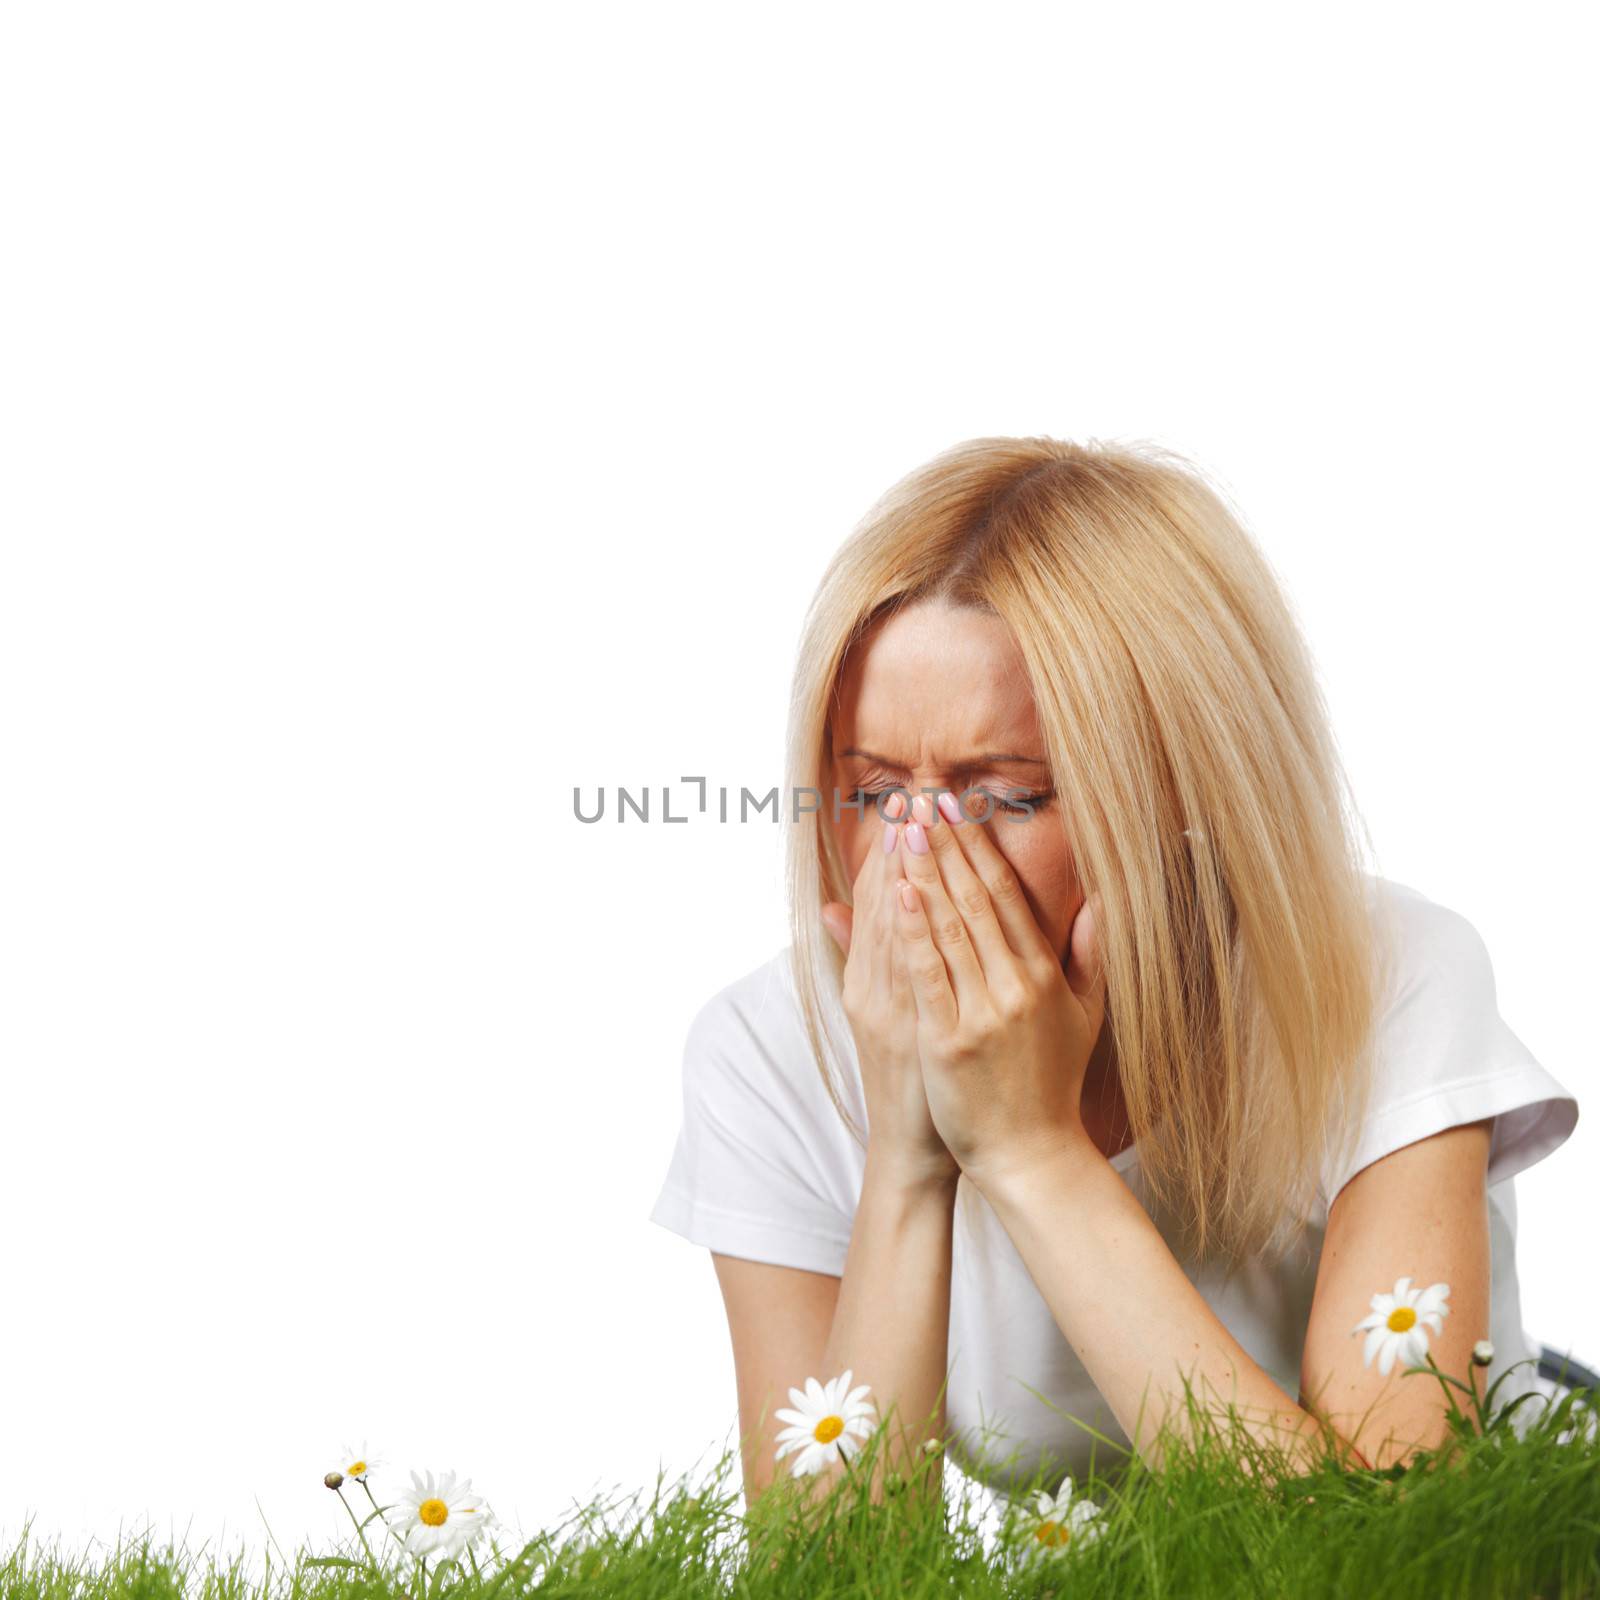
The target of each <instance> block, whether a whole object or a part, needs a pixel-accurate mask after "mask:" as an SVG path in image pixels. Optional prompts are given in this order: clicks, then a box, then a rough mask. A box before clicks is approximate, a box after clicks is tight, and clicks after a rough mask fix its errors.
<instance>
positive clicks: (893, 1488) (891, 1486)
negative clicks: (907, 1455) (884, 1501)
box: [883, 1472, 906, 1494]
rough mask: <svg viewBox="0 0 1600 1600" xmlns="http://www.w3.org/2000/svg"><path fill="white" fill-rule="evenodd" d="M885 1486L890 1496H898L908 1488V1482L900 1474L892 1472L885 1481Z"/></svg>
mask: <svg viewBox="0 0 1600 1600" xmlns="http://www.w3.org/2000/svg"><path fill="white" fill-rule="evenodd" d="M883 1486H884V1488H886V1489H887V1490H888V1491H889V1493H890V1494H898V1493H899V1492H900V1491H901V1490H902V1489H903V1488H905V1486H906V1480H905V1479H904V1478H902V1477H901V1476H900V1474H899V1473H898V1472H891V1473H889V1474H888V1476H887V1477H885V1478H884V1480H883Z"/></svg>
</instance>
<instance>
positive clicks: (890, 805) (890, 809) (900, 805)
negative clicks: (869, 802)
mask: <svg viewBox="0 0 1600 1600" xmlns="http://www.w3.org/2000/svg"><path fill="white" fill-rule="evenodd" d="M905 808H906V797H905V796H904V795H903V794H901V793H900V791H899V790H898V789H896V790H895V792H894V793H893V794H892V795H890V796H889V798H888V799H887V800H885V801H884V802H883V813H884V815H885V816H887V817H898V816H899V815H900V813H901V812H902V811H904V810H905Z"/></svg>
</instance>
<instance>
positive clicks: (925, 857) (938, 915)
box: [900, 794, 989, 1011]
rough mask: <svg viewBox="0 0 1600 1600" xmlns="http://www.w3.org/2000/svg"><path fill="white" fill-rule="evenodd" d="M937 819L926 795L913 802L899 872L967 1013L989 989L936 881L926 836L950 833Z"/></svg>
mask: <svg viewBox="0 0 1600 1600" xmlns="http://www.w3.org/2000/svg"><path fill="white" fill-rule="evenodd" d="M938 816H939V812H938V808H937V807H936V806H935V805H934V803H933V801H932V800H930V799H929V798H928V796H927V795H925V794H919V795H918V796H917V797H916V799H915V800H913V801H912V802H911V817H912V820H911V821H910V822H908V823H907V824H906V831H905V838H904V839H903V840H902V841H901V845H900V854H901V856H902V857H903V859H902V860H901V863H900V870H901V872H903V873H904V874H905V876H906V877H907V878H908V879H909V880H910V881H911V882H912V883H913V884H915V885H916V889H917V894H918V898H919V899H920V901H921V906H922V914H923V915H924V917H925V918H926V921H927V925H928V929H929V932H930V933H931V935H932V937H933V942H934V944H935V945H937V946H938V949H939V954H940V955H941V956H943V957H944V964H945V968H946V970H947V971H948V972H949V974H950V985H951V988H952V989H953V990H954V991H955V997H956V1005H957V1007H959V1008H960V1009H961V1010H962V1011H967V1010H971V1009H974V1008H976V1007H977V1006H978V1005H979V1004H980V1003H981V1002H982V1000H983V998H984V996H985V995H986V994H987V993H988V988H989V984H988V979H987V978H985V977H984V973H983V966H982V963H981V962H980V961H979V960H978V952H977V948H976V946H974V944H973V942H972V935H971V934H970V933H969V932H968V931H967V925H966V923H965V922H964V921H963V920H962V917H961V913H960V912H959V911H958V910H957V909H956V907H955V905H954V904H953V903H952V902H951V899H950V895H949V893H948V891H947V890H946V888H945V884H944V880H943V878H941V877H940V875H939V862H938V858H937V857H936V856H935V854H934V851H933V846H932V844H931V843H930V842H929V838H928V835H929V834H930V833H932V832H934V831H935V830H936V829H939V828H942V829H944V830H945V831H946V832H948V831H949V827H950V825H949V823H947V822H942V821H936V820H934V819H936V818H938Z"/></svg>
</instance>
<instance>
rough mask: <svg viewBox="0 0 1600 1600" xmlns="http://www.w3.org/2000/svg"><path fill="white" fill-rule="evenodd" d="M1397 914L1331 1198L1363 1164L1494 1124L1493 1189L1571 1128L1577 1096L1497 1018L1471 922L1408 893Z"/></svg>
mask: <svg viewBox="0 0 1600 1600" xmlns="http://www.w3.org/2000/svg"><path fill="white" fill-rule="evenodd" d="M1397 910H1398V914H1399V915H1400V917H1401V918H1402V924H1401V931H1402V949H1403V950H1404V952H1405V955H1404V959H1403V962H1402V964H1401V967H1400V969H1399V977H1398V980H1397V984H1396V988H1395V991H1394V993H1393V995H1392V997H1391V999H1390V1002H1389V1005H1388V1008H1387V1010H1386V1011H1385V1014H1384V1016H1383V1018H1382V1021H1381V1023H1380V1026H1379V1031H1378V1039H1377V1051H1376V1056H1375V1060H1374V1078H1373V1087H1372V1098H1371V1102H1370V1104H1369V1107H1368V1111H1367V1117H1366V1119H1365V1121H1364V1123H1363V1125H1362V1131H1361V1135H1360V1138H1359V1141H1358V1143H1357V1146H1356V1149H1355V1151H1354V1154H1353V1155H1352V1156H1351V1157H1350V1158H1349V1159H1347V1160H1345V1161H1344V1162H1343V1163H1342V1164H1334V1163H1332V1162H1330V1164H1329V1168H1328V1171H1327V1174H1326V1175H1325V1179H1324V1182H1325V1185H1326V1193H1327V1196H1328V1198H1329V1201H1330V1203H1331V1201H1332V1199H1333V1198H1334V1197H1335V1196H1337V1194H1338V1192H1339V1190H1340V1189H1342V1188H1343V1187H1344V1185H1345V1184H1346V1183H1347V1182H1348V1181H1349V1180H1350V1179H1351V1178H1353V1177H1354V1176H1355V1175H1356V1173H1358V1172H1359V1171H1360V1170H1361V1169H1362V1168H1363V1167H1366V1166H1369V1165H1370V1164H1371V1163H1372V1162H1374V1161H1376V1160H1378V1159H1379V1158H1380V1157H1381V1156H1385V1155H1388V1154H1389V1153H1390V1152H1391V1151H1394V1150H1398V1149H1400V1148H1401V1147H1402V1146H1404V1145H1408V1144H1414V1143H1415V1142H1416V1141H1417V1140H1419V1139H1425V1138H1427V1137H1428V1136H1429V1135H1430V1134H1434V1133H1439V1132H1441V1131H1442V1130H1444V1129H1445V1128H1453V1127H1456V1126H1458V1125H1459V1124H1461V1123H1465V1122H1477V1121H1480V1120H1481V1119H1483V1118H1485V1117H1493V1118H1494V1126H1493V1130H1492V1133H1491V1137H1490V1143H1489V1169H1488V1183H1489V1185H1490V1186H1492V1185H1494V1184H1497V1183H1502V1182H1504V1181H1505V1180H1506V1179H1508V1178H1511V1177H1514V1176H1515V1175H1516V1174H1517V1173H1519V1172H1522V1171H1524V1170H1526V1169H1527V1168H1528V1167H1531V1166H1533V1165H1534V1163H1535V1162H1538V1161H1542V1160H1543V1159H1544V1158H1545V1157H1546V1156H1547V1155H1549V1154H1550V1153H1551V1151H1553V1150H1555V1149H1556V1148H1557V1147H1558V1146H1559V1145H1561V1144H1562V1143H1564V1142H1565V1141H1566V1139H1567V1138H1568V1137H1569V1136H1570V1134H1571V1133H1572V1130H1573V1128H1574V1127H1575V1126H1576V1125H1577V1121H1578V1102H1577V1098H1576V1096H1575V1095H1574V1094H1573V1093H1572V1092H1571V1091H1570V1090H1568V1089H1567V1088H1565V1087H1564V1086H1563V1085H1562V1084H1561V1083H1559V1082H1558V1081H1557V1080H1556V1079H1555V1078H1554V1077H1553V1076H1552V1075H1551V1074H1550V1073H1549V1072H1547V1071H1546V1070H1545V1068H1544V1067H1543V1066H1542V1065H1541V1064H1540V1063H1539V1062H1538V1061H1537V1060H1536V1059H1535V1058H1534V1056H1533V1054H1532V1053H1531V1052H1530V1051H1529V1049H1528V1047H1527V1046H1526V1045H1525V1044H1523V1042H1522V1041H1521V1040H1520V1039H1519V1038H1518V1037H1517V1035H1516V1034H1515V1033H1513V1032H1512V1031H1511V1029H1510V1027H1509V1026H1508V1025H1507V1024H1506V1022H1505V1019H1504V1018H1503V1017H1502V1016H1501V1015H1500V1010H1499V1005H1498V1001H1497V998H1496V994H1495V981H1494V970H1493V966H1492V963H1491V961H1490V959H1489V951H1488V948H1487V946H1486V945H1485V943H1484V941H1483V938H1482V936H1481V935H1480V934H1479V933H1478V931H1477V929H1476V928H1475V927H1473V925H1472V923H1471V922H1469V921H1468V920H1467V918H1465V917H1464V916H1462V915H1461V914H1460V913H1459V912H1457V911H1453V910H1451V909H1450V908H1448V907H1446V906H1442V905H1440V904H1438V903H1437V902H1435V901H1431V900H1427V899H1426V898H1424V897H1423V896H1421V895H1419V894H1418V893H1417V892H1416V891H1413V890H1404V891H1403V893H1402V898H1401V900H1400V902H1399V905H1398V908H1397Z"/></svg>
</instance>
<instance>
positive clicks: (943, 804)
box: [939, 789, 964, 825]
mask: <svg viewBox="0 0 1600 1600" xmlns="http://www.w3.org/2000/svg"><path fill="white" fill-rule="evenodd" d="M939 809H940V810H941V811H942V812H944V820H945V821H946V822H948V823H951V824H952V825H953V824H955V823H958V822H961V821H962V820H964V819H963V818H962V815H961V802H960V801H959V800H957V799H956V797H955V796H954V795H953V794H952V793H951V792H950V791H949V790H948V789H946V790H945V791H944V793H943V794H941V795H940V796H939Z"/></svg>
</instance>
